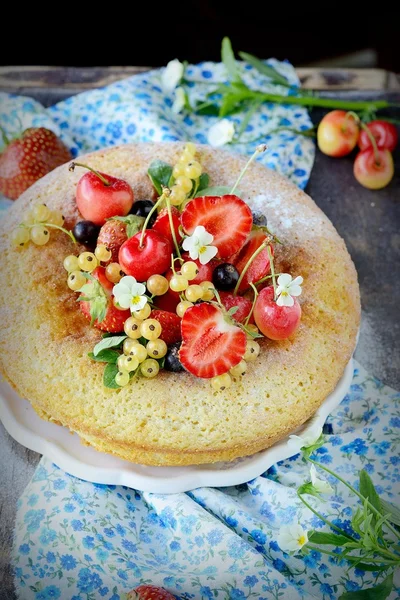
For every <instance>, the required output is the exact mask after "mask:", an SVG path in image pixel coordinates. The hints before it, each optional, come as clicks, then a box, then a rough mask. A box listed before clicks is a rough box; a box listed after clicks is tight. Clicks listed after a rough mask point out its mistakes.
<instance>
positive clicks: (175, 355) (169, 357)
mask: <svg viewBox="0 0 400 600" xmlns="http://www.w3.org/2000/svg"><path fill="white" fill-rule="evenodd" d="M180 347H181V343H180V342H177V343H175V344H171V346H170V347H169V348H168V352H167V354H166V355H165V361H164V369H165V370H166V371H172V372H174V373H181V372H182V371H184V370H185V369H184V368H183V366H182V363H181V361H180V360H179V349H180Z"/></svg>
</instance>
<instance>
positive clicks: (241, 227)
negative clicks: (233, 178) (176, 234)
mask: <svg viewBox="0 0 400 600" xmlns="http://www.w3.org/2000/svg"><path fill="white" fill-rule="evenodd" d="M181 219H182V225H183V229H184V230H185V232H186V233H187V234H189V235H192V234H193V232H194V230H195V229H196V227H198V226H199V225H202V226H203V227H204V228H205V229H206V231H207V232H208V233H209V234H211V235H212V236H213V241H212V244H213V246H216V247H217V248H218V255H217V256H218V257H219V258H227V257H228V256H231V255H232V254H234V253H235V252H238V251H239V250H240V249H241V247H242V246H243V244H244V243H245V241H246V238H247V237H248V235H249V233H250V231H251V227H252V224H253V219H252V216H251V210H250V208H249V206H248V205H247V204H246V203H245V202H243V200H241V199H240V198H238V197H237V196H234V195H225V196H205V197H200V198H194V199H193V200H191V201H190V202H188V203H187V205H186V206H185V209H184V211H183V213H182V216H181Z"/></svg>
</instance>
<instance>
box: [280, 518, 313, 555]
mask: <svg viewBox="0 0 400 600" xmlns="http://www.w3.org/2000/svg"><path fill="white" fill-rule="evenodd" d="M277 542H278V544H279V548H280V549H281V550H283V552H295V551H296V550H300V548H302V547H303V546H304V544H307V542H308V536H307V531H305V530H304V529H303V528H302V526H301V525H300V523H297V524H296V523H294V524H293V525H282V526H281V528H280V530H279V533H278V537H277Z"/></svg>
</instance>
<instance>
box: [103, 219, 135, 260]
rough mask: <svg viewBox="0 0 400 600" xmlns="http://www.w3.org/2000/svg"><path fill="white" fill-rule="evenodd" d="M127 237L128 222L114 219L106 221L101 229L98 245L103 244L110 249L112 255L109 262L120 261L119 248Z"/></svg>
mask: <svg viewBox="0 0 400 600" xmlns="http://www.w3.org/2000/svg"><path fill="white" fill-rule="evenodd" d="M127 239H128V235H127V233H126V223H123V222H122V221H117V220H116V219H112V220H110V221H106V222H105V223H104V225H103V226H102V228H101V229H100V232H99V235H98V238H97V245H98V246H100V245H102V244H103V245H104V246H107V248H108V249H109V250H110V252H111V255H112V256H111V259H110V260H109V262H118V252H119V249H120V248H121V246H122V244H123V243H124V242H126V240H127ZM107 264H108V263H107Z"/></svg>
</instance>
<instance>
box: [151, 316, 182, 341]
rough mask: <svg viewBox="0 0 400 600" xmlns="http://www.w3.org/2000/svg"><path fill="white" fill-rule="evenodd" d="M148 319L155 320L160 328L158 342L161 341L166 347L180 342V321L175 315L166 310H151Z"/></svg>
mask: <svg viewBox="0 0 400 600" xmlns="http://www.w3.org/2000/svg"><path fill="white" fill-rule="evenodd" d="M150 319H155V320H156V321H158V322H159V323H160V325H161V327H162V331H161V334H160V340H163V341H164V342H165V343H166V344H167V346H170V345H171V344H175V343H176V342H180V341H181V339H182V334H181V319H180V318H179V317H178V315H177V314H176V313H172V312H168V311H166V310H152V311H151V314H150Z"/></svg>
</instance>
